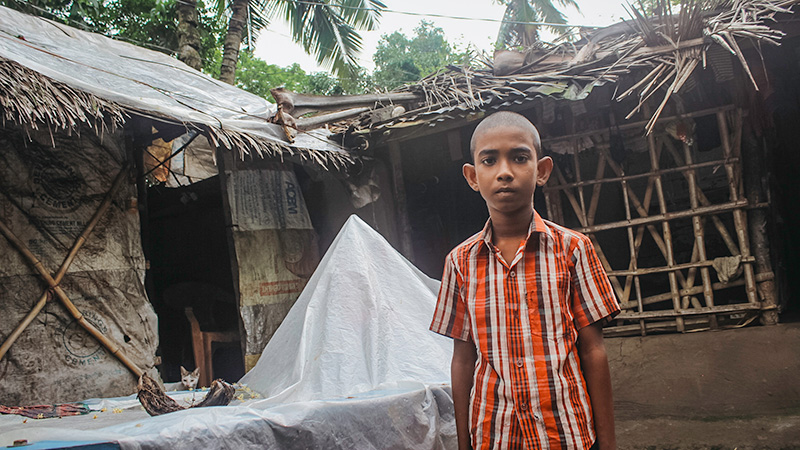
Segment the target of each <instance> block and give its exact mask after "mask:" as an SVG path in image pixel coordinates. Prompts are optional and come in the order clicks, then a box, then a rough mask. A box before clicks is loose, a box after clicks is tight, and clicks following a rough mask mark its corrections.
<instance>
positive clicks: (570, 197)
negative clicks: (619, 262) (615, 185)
mask: <svg viewBox="0 0 800 450" xmlns="http://www.w3.org/2000/svg"><path fill="white" fill-rule="evenodd" d="M553 171H554V172H555V173H556V177H557V179H558V180H559V182H562V183H563V182H564V181H565V179H564V174H563V173H562V172H561V170H560V169H559V168H558V166H554V167H553ZM564 194H566V196H567V199H568V200H569V203H570V205H572V209H573V211H575V215H577V216H578V220H579V221H580V222H581V224H582V225H583V226H584V228H586V227H588V226H589V221H588V220H587V218H586V215H585V214H584V213H583V210H582V209H581V207H580V205H579V204H578V200H577V199H576V198H575V195H574V194H573V193H572V192H570V191H564ZM586 234H590V233H586ZM589 239H591V241H592V245H593V246H594V250H595V253H597V258H598V259H599V260H600V262H601V263H602V264H603V269H604V270H605V271H606V272H609V271H611V264H610V263H609V262H608V258H606V255H605V253H604V252H603V249H602V247H600V243H599V242H598V241H597V238H596V237H595V236H593V235H590V236H589ZM609 280H610V281H611V285H612V286H613V287H614V291H616V293H617V296H619V297H620V298H622V294H623V290H622V285H621V284H620V282H619V280H618V279H617V278H615V277H610V278H609Z"/></svg>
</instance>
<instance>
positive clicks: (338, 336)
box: [241, 216, 452, 403]
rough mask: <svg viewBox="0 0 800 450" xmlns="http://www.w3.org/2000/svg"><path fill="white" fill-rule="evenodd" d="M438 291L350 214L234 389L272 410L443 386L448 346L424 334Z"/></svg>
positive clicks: (445, 341)
mask: <svg viewBox="0 0 800 450" xmlns="http://www.w3.org/2000/svg"><path fill="white" fill-rule="evenodd" d="M438 289H439V282H438V281H436V280H432V279H430V278H428V277H427V276H426V275H425V274H423V273H422V272H421V271H420V270H419V269H417V268H416V267H414V265H413V264H411V263H410V262H409V261H408V260H407V259H405V258H404V257H403V256H402V255H401V254H400V253H398V252H397V250H395V249H394V248H392V246H391V245H390V244H389V243H388V242H386V240H385V239H384V238H383V237H382V236H381V235H380V234H378V233H377V232H376V231H375V230H373V229H372V228H370V227H369V226H368V225H367V224H366V223H364V222H363V221H362V220H361V219H359V218H358V217H357V216H351V217H350V219H348V221H347V222H346V223H345V225H344V227H342V230H341V231H340V232H339V235H338V236H336V239H335V240H334V241H333V244H331V247H330V249H329V250H328V252H327V253H326V254H325V257H324V258H323V259H322V261H321V262H320V264H319V267H318V268H317V270H316V272H314V275H312V276H311V279H310V280H309V281H308V284H307V285H306V287H305V289H304V290H303V292H302V293H301V294H300V297H299V298H298V299H297V302H295V304H294V306H293V307H292V309H291V310H290V311H289V314H288V315H287V316H286V318H285V319H284V321H283V323H282V324H281V326H280V327H279V328H278V330H277V331H276V332H275V334H274V335H273V336H272V339H271V340H270V341H269V343H268V344H267V346H266V348H264V351H263V353H262V354H261V358H260V359H259V361H258V363H257V364H256V366H255V367H254V368H253V369H252V370H251V371H250V372H248V373H247V374H246V375H245V376H244V377H243V378H242V380H241V382H242V383H243V384H246V385H248V386H249V387H250V388H251V389H254V390H256V391H258V392H260V393H261V394H263V395H264V396H265V397H266V398H267V400H265V401H267V402H273V403H279V402H293V401H302V400H311V399H319V398H331V397H339V396H345V395H350V394H352V393H356V392H363V391H367V390H370V389H374V388H377V387H378V386H380V385H382V384H384V383H389V382H398V381H406V380H413V381H425V382H447V381H449V380H450V358H451V355H452V343H451V341H450V339H447V338H444V337H442V336H439V335H437V334H434V333H432V332H430V331H428V325H429V324H430V321H431V318H432V317H433V309H434V305H435V301H436V293H437V291H438Z"/></svg>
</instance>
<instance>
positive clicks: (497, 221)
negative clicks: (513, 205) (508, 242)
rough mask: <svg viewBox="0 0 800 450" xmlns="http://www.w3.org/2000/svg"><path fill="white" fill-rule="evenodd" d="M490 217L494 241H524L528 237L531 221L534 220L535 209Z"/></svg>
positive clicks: (495, 214) (491, 215)
mask: <svg viewBox="0 0 800 450" xmlns="http://www.w3.org/2000/svg"><path fill="white" fill-rule="evenodd" d="M489 216H490V217H491V218H492V238H493V240H496V239H511V238H514V239H517V238H519V239H522V238H524V237H525V236H527V235H528V230H529V229H530V225H531V220H533V208H530V209H522V210H520V211H516V212H514V213H512V214H506V213H502V214H499V213H497V212H495V213H494V214H491V213H490V214H489ZM495 243H496V241H495Z"/></svg>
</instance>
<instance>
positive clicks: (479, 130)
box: [469, 111, 542, 160]
mask: <svg viewBox="0 0 800 450" xmlns="http://www.w3.org/2000/svg"><path fill="white" fill-rule="evenodd" d="M497 127H514V128H520V129H522V130H525V131H529V132H530V133H531V134H532V135H533V143H534V145H535V146H536V153H537V155H536V156H537V157H541V154H539V153H540V151H541V149H542V140H541V138H540V137H539V130H537V129H536V127H535V126H534V125H533V124H532V123H531V121H530V120H528V118H527V117H525V116H523V115H522V114H518V113H515V112H509V111H500V112H496V113H494V114H492V115H490V116H488V117H487V118H485V119H483V120H482V121H481V123H479V124H478V126H477V127H476V128H475V131H474V132H473V133H472V139H471V140H470V141H469V153H470V155H471V157H472V159H473V160H474V159H475V142H476V141H477V140H478V137H479V136H480V135H481V134H483V133H484V132H486V131H487V130H491V129H492V128H497Z"/></svg>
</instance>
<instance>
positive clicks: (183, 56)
mask: <svg viewBox="0 0 800 450" xmlns="http://www.w3.org/2000/svg"><path fill="white" fill-rule="evenodd" d="M176 9H177V12H178V32H177V35H178V59H179V60H181V61H183V62H184V63H186V64H187V65H188V66H189V67H192V68H194V69H195V70H200V69H201V68H202V67H203V62H202V59H201V58H200V52H199V50H200V45H201V42H200V31H199V30H198V27H197V24H198V15H197V0H181V1H179V2H178V3H177V5H176Z"/></svg>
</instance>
